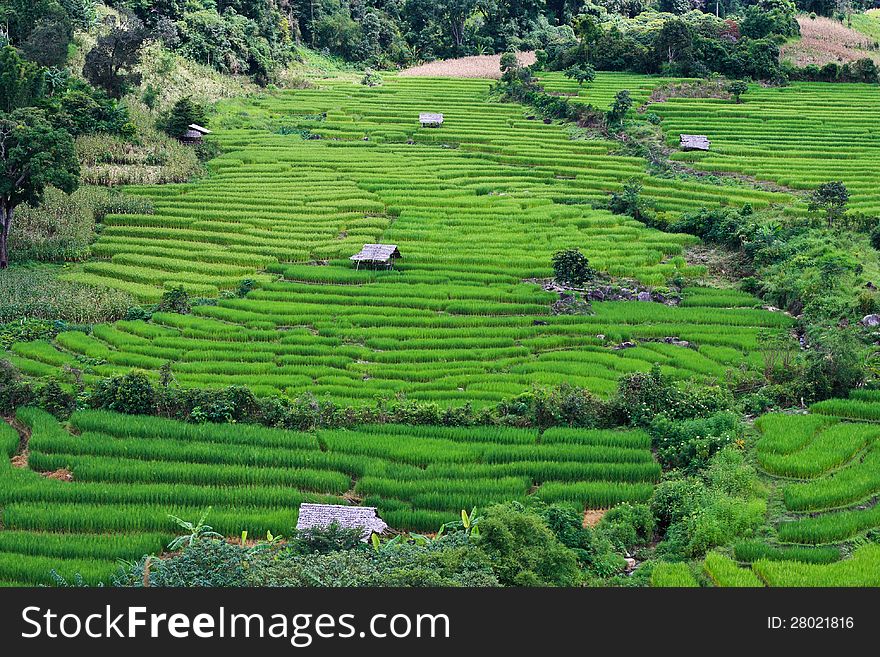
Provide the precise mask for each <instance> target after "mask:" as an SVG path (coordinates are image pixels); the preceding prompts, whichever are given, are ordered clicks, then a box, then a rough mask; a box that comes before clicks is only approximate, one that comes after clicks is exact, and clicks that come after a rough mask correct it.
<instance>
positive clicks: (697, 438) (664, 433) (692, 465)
mask: <svg viewBox="0 0 880 657" xmlns="http://www.w3.org/2000/svg"><path fill="white" fill-rule="evenodd" d="M742 430H743V429H742V426H741V423H740V421H739V419H738V418H737V417H736V415H735V414H734V413H731V412H729V411H721V412H720V413H715V414H714V415H710V416H709V417H700V418H695V419H692V420H679V421H675V420H671V419H669V417H668V416H667V415H664V414H661V415H657V416H656V417H654V419H653V420H652V421H651V423H650V425H649V427H648V432H649V433H650V434H651V438H652V443H653V445H654V447H655V449H656V450H657V458H658V460H659V461H660V463H661V464H662V465H663V466H664V468H666V469H672V468H676V469H680V470H682V471H683V472H690V473H694V472H699V471H700V470H703V469H704V468H705V467H706V466H707V465H708V462H709V460H710V459H711V458H712V456H713V455H714V454H715V452H717V451H718V450H720V449H722V448H723V447H724V446H725V445H729V444H730V443H732V442H733V441H734V440H736V439H737V438H738V437H739V436H740V435H741V434H742Z"/></svg>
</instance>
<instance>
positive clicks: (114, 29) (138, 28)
mask: <svg viewBox="0 0 880 657" xmlns="http://www.w3.org/2000/svg"><path fill="white" fill-rule="evenodd" d="M149 38H150V32H149V30H147V28H146V27H144V24H143V22H142V21H141V20H140V19H139V18H137V17H136V16H132V15H129V16H126V17H124V19H123V20H122V21H120V22H117V21H115V19H114V20H113V21H112V22H111V26H110V31H109V32H108V33H107V34H105V35H104V36H101V37H99V38H98V42H97V43H96V44H95V47H94V48H92V49H91V50H90V51H89V53H88V54H87V55H86V63H85V66H83V75H84V76H85V78H86V79H87V80H88V81H89V82H91V83H92V84H93V85H95V86H96V87H101V88H102V89H103V90H104V91H106V92H107V94H108V95H109V96H110V97H111V98H122V96H123V95H125V93H126V92H127V91H128V90H129V89H131V88H132V87H137V86H138V85H139V84H140V83H141V74H140V73H139V72H138V71H137V66H138V64H140V61H141V49H142V48H143V46H144V44H145V43H146V42H147V40H148V39H149Z"/></svg>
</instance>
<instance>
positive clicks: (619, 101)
mask: <svg viewBox="0 0 880 657" xmlns="http://www.w3.org/2000/svg"><path fill="white" fill-rule="evenodd" d="M632 105H633V101H632V97H631V96H630V95H629V91H628V90H627V89H621V90H620V91H618V92H617V93H616V94H615V95H614V103H612V105H611V108H610V109H609V110H608V112H607V113H606V115H605V116H606V120H607V121H608V124H609V125H611V126H616V125H619V124H620V123H622V122H623V121H624V119H626V115H627V114H629V111H630V109H632Z"/></svg>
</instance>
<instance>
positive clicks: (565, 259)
mask: <svg viewBox="0 0 880 657" xmlns="http://www.w3.org/2000/svg"><path fill="white" fill-rule="evenodd" d="M553 274H554V276H555V277H556V280H557V281H559V282H560V283H563V284H566V285H574V286H579V285H583V284H584V283H586V282H587V281H590V280H592V279H593V278H595V276H596V272H595V270H594V269H593V268H592V267H590V261H589V260H587V258H586V256H584V254H583V253H581V252H580V249H565V250H563V251H557V252H556V253H554V254H553Z"/></svg>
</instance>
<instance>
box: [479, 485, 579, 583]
mask: <svg viewBox="0 0 880 657" xmlns="http://www.w3.org/2000/svg"><path fill="white" fill-rule="evenodd" d="M475 542H476V545H477V546H478V547H479V548H480V549H481V550H482V551H483V552H485V553H486V555H487V556H488V557H489V559H490V561H491V563H492V568H493V570H494V571H495V573H496V575H497V577H498V581H499V582H500V583H501V584H502V585H503V586H574V585H576V584H577V583H578V581H579V580H580V574H579V571H578V568H577V561H576V559H575V556H574V554H573V553H572V552H571V551H570V550H568V549H566V548H565V546H564V545H563V544H562V543H561V542H560V541H559V539H558V538H556V536H554V534H553V532H551V531H550V529H548V528H547V526H546V524H545V523H544V522H543V521H542V519H541V517H540V516H539V515H537V514H535V513H533V512H530V511H527V510H526V509H525V508H523V507H522V506H521V505H519V504H517V503H510V504H506V505H496V506H490V507H489V508H487V509H486V510H485V512H484V516H483V521H482V523H481V525H480V535H479V538H477V539H476V541H475Z"/></svg>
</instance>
